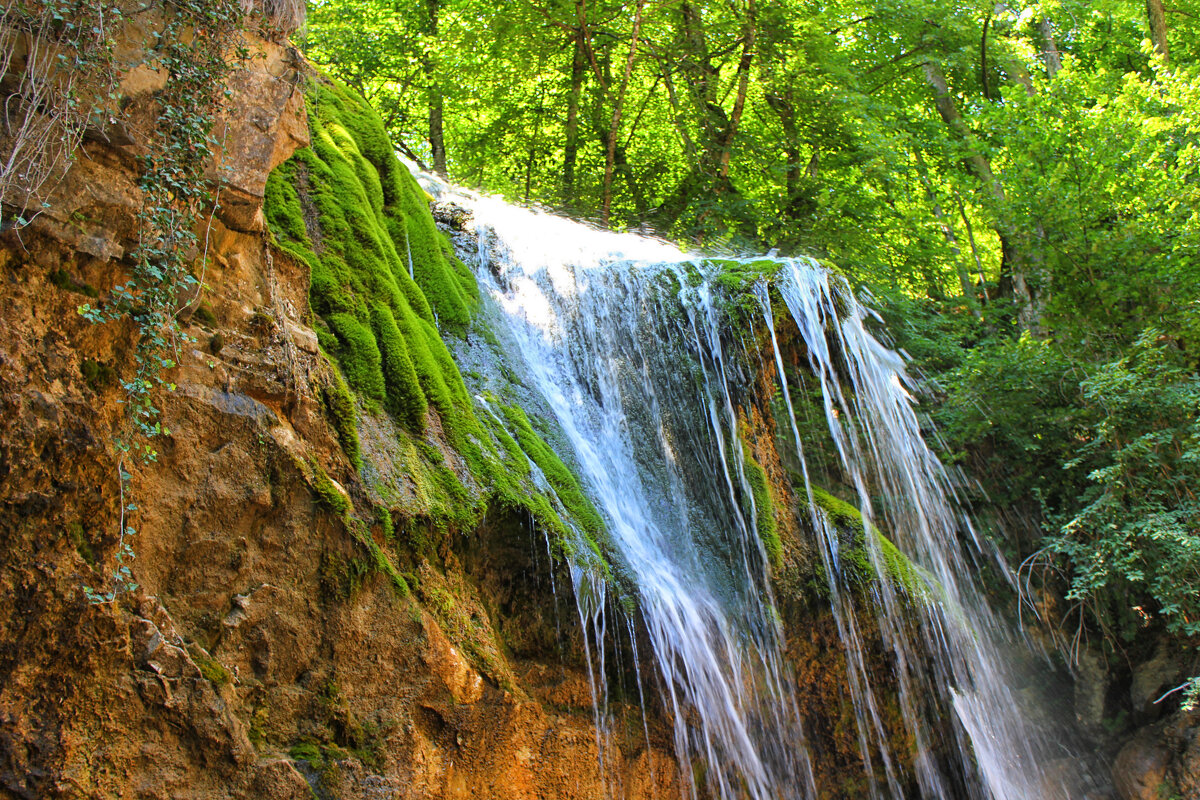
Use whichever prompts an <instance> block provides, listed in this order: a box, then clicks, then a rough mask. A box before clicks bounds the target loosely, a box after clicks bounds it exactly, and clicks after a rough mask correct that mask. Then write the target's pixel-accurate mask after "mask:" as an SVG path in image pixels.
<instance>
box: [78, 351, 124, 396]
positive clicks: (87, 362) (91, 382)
mask: <svg viewBox="0 0 1200 800" xmlns="http://www.w3.org/2000/svg"><path fill="white" fill-rule="evenodd" d="M79 374H80V375H81V376H82V377H83V382H84V383H86V384H87V385H88V388H90V389H91V390H92V391H93V392H98V391H100V390H101V389H107V388H109V387H112V386H116V385H117V371H116V370H114V369H113V368H112V367H110V366H109V365H108V364H105V363H104V362H103V361H93V360H92V359H90V358H85V359H84V360H83V361H82V362H80V364H79Z"/></svg>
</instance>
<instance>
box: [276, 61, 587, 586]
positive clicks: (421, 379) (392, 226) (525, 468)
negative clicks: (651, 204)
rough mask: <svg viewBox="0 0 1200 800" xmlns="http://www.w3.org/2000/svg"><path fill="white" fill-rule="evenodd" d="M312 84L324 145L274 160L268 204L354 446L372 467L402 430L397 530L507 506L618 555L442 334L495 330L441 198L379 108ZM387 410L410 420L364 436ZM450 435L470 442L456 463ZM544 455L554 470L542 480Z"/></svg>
mask: <svg viewBox="0 0 1200 800" xmlns="http://www.w3.org/2000/svg"><path fill="white" fill-rule="evenodd" d="M306 96H307V100H308V105H309V126H310V133H311V140H312V146H311V147H309V148H306V149H302V150H299V151H297V152H296V154H295V155H294V156H293V157H292V158H291V159H289V160H288V161H286V162H285V163H284V164H282V165H281V166H279V167H278V168H277V169H275V170H274V171H273V172H272V173H271V176H270V178H269V180H268V182H267V186H266V202H265V206H264V213H265V216H266V219H267V222H268V225H269V228H270V230H271V232H272V233H273V234H274V236H275V240H276V244H277V246H278V247H279V248H280V249H282V250H283V251H285V252H286V253H288V254H289V255H290V256H291V257H293V258H295V259H296V260H297V261H299V262H301V263H303V264H305V265H306V266H307V267H308V270H309V275H310V283H309V299H310V304H311V307H312V310H313V312H314V314H315V317H316V319H315V320H314V321H313V327H314V329H315V331H316V334H317V339H318V342H319V344H320V346H321V348H322V349H323V350H324V351H325V353H326V354H327V355H328V356H329V357H330V358H331V359H332V360H333V361H334V362H335V363H336V367H337V368H336V369H334V370H332V373H331V376H330V378H329V379H328V380H327V381H326V383H325V385H324V387H323V388H322V399H323V401H324V406H325V411H326V414H327V416H328V418H329V421H330V424H331V427H332V428H333V430H334V433H335V434H336V436H337V439H338V442H339V443H340V444H341V447H342V450H343V451H344V452H345V454H346V456H347V458H348V459H349V460H350V461H351V463H352V464H353V465H354V466H355V468H356V469H357V470H364V468H365V464H364V461H366V459H364V451H366V452H367V454H368V455H369V454H370V452H371V448H372V447H375V448H376V449H377V450H378V449H379V448H380V442H381V439H380V436H382V437H384V438H385V439H386V440H387V443H386V449H387V452H386V454H384V453H379V454H378V455H379V456H380V457H382V458H384V459H385V460H387V461H388V462H389V463H388V464H387V465H384V466H380V465H376V466H375V467H374V468H369V469H365V472H364V473H363V477H364V479H365V480H366V483H367V489H368V495H369V496H370V497H371V498H372V500H373V502H375V503H377V504H378V506H379V508H380V509H383V510H385V511H388V510H389V509H390V511H395V512H399V516H397V517H396V519H397V520H399V521H398V522H397V523H396V524H395V526H393V525H392V524H390V523H391V522H392V517H391V515H390V513H389V516H388V520H389V525H388V526H387V528H388V531H389V533H388V535H387V536H386V537H385V538H386V539H388V540H390V539H391V538H393V537H394V538H397V539H398V540H403V542H404V543H406V544H408V545H409V546H410V547H411V548H412V550H413V552H416V553H425V554H429V553H432V552H434V551H435V550H436V545H437V542H436V541H434V536H433V534H435V533H437V532H439V531H440V532H441V533H443V534H444V533H446V532H450V531H456V530H457V531H462V530H469V529H470V528H471V527H472V526H474V525H476V524H478V522H479V520H480V519H481V517H482V516H483V514H484V513H485V512H486V508H487V506H488V505H489V504H495V505H500V506H503V507H506V508H510V509H521V510H522V511H524V512H525V513H526V514H528V515H529V517H530V518H531V519H532V520H533V521H534V524H535V525H538V526H541V527H542V528H543V529H545V530H547V531H549V532H550V533H551V535H552V540H553V541H554V542H555V544H556V547H557V548H558V550H559V554H560V555H564V556H567V555H572V554H574V553H573V549H575V548H576V545H575V544H573V543H574V542H578V538H577V537H574V536H572V535H571V533H572V530H574V531H579V532H582V534H583V538H584V541H585V542H586V549H587V550H589V551H590V554H588V556H587V557H588V558H589V559H590V557H591V554H594V555H596V556H597V557H598V558H597V562H598V563H600V564H604V563H605V559H604V557H603V556H602V555H601V545H600V542H601V540H602V536H603V532H604V522H603V520H602V518H601V517H600V515H599V514H598V513H597V511H596V509H595V507H594V506H593V505H592V504H591V502H590V501H589V500H588V499H587V497H586V495H585V494H584V492H583V489H582V487H581V486H580V484H579V481H578V480H577V479H576V478H575V476H574V475H572V474H571V471H570V469H569V468H568V467H567V466H566V465H565V464H564V463H563V461H562V459H561V458H559V456H558V455H557V454H556V453H555V452H554V451H553V449H552V448H551V447H550V446H549V445H547V444H546V442H545V440H544V439H543V438H542V437H541V436H540V435H539V434H538V433H537V432H536V431H535V430H534V429H533V427H532V426H531V424H530V421H529V419H528V417H527V416H526V415H525V413H524V412H523V411H521V409H519V408H517V407H515V406H503V411H502V413H501V414H497V415H492V414H484V415H482V416H481V415H480V413H478V409H477V407H476V404H475V402H474V400H473V398H472V396H471V395H470V393H469V392H468V391H467V388H466V385H465V384H464V383H463V379H462V376H461V374H460V372H459V369H458V366H457V364H456V363H455V361H454V358H453V356H452V355H451V353H450V350H449V349H448V347H447V346H446V343H445V341H444V340H443V338H442V337H443V334H447V335H456V336H457V335H463V334H465V333H467V332H468V328H469V327H471V326H474V327H476V328H477V327H479V325H478V324H476V323H475V313H476V311H477V309H478V306H479V290H478V287H477V285H476V283H475V279H474V276H473V275H472V274H471V273H470V271H469V270H468V269H467V268H466V267H465V266H464V265H463V264H462V263H461V262H460V261H458V259H457V258H455V257H454V255H453V250H452V248H451V246H450V243H449V242H448V241H447V240H446V239H445V237H444V236H443V235H442V234H441V233H440V232H439V231H438V230H437V227H436V225H435V223H434V220H433V217H432V215H431V214H430V211H429V198H428V195H426V194H425V193H424V192H423V191H422V190H421V188H420V187H419V186H418V184H417V183H416V181H415V179H414V178H413V177H412V175H410V174H409V172H408V170H407V169H405V167H404V166H403V165H402V164H401V163H400V161H399V160H398V159H397V158H396V156H395V153H394V151H393V148H392V145H391V143H390V142H389V141H388V138H387V134H386V133H385V131H384V128H383V124H382V121H381V120H380V119H379V117H378V114H377V113H376V112H375V111H374V110H373V109H372V108H371V107H370V106H369V104H368V103H367V102H366V101H365V100H363V99H362V98H361V97H358V96H357V95H355V94H354V93H353V92H352V91H350V90H349V89H347V88H346V87H345V86H342V85H341V84H338V83H337V82H335V81H331V80H329V79H326V78H323V77H317V78H315V79H314V80H313V81H312V83H311V84H310V86H309V87H308V91H307V93H306ZM479 332H481V333H482V334H483V336H484V338H485V339H487V338H488V332H487V331H486V330H484V331H479ZM492 338H494V337H492ZM343 376H344V379H343ZM355 396H357V399H356V397H355ZM383 412H386V413H387V415H388V416H390V417H391V418H392V419H393V420H394V421H395V423H396V427H397V428H398V429H399V430H394V429H392V428H390V427H389V426H384V428H387V430H384V429H383V428H380V426H379V425H375V424H374V423H372V424H373V428H372V429H373V430H376V431H377V432H378V431H382V432H381V433H378V435H374V436H372V437H368V438H362V437H360V432H359V425H360V424H366V421H367V420H368V419H370V420H378V417H377V416H376V415H379V414H382V413H383ZM431 414H434V415H436V424H433V423H432V422H431V420H433V419H434V417H431ZM360 415H362V416H360ZM431 442H437V443H439V446H436V447H435V446H433V444H431ZM439 447H444V448H447V450H448V451H453V452H454V453H455V454H456V457H455V458H454V459H451V460H452V461H453V462H454V463H449V462H448V461H447V459H446V458H444V456H443V452H442V450H441V449H439ZM531 464H534V465H536V466H537V468H538V470H540V471H541V473H542V474H543V475H544V476H545V478H546V482H545V483H543V484H542V485H541V486H538V485H537V482H536V481H535V480H534V479H533V476H532V475H531V467H530V465H531ZM315 472H316V477H315V479H314V486H313V488H314V493H315V495H316V496H317V498H318V500H319V502H320V503H321V504H322V505H325V506H326V507H328V508H329V509H330V510H332V511H334V512H335V513H337V514H338V515H340V516H342V517H343V518H345V519H347V520H349V521H351V522H353V511H354V509H353V508H352V506H351V505H350V504H349V499H348V498H347V497H345V496H344V495H343V494H342V493H340V492H338V491H337V490H336V487H334V486H333V484H332V482H331V481H330V480H329V478H328V476H327V475H325V473H324V472H323V471H320V470H319V469H317V470H315ZM368 473H369V474H368ZM546 483H548V484H549V486H548V487H547V486H546ZM396 528H398V529H399V535H398V536H397V535H396V530H395V529H396ZM363 543H364V544H365V545H367V546H368V548H369V549H370V550H371V553H372V556H373V558H374V560H375V562H377V563H376V566H377V567H378V569H379V570H380V571H381V572H384V573H387V574H388V575H389V576H391V577H392V579H393V580H394V581H395V582H396V584H397V588H401V587H402V586H403V585H404V581H403V579H401V578H400V577H399V573H398V572H397V571H396V570H395V568H394V567H393V566H392V565H391V563H390V562H389V561H387V558H386V554H384V553H383V552H382V551H381V550H380V548H379V547H378V546H377V545H375V543H374V542H373V540H372V539H371V537H370V536H366V537H363Z"/></svg>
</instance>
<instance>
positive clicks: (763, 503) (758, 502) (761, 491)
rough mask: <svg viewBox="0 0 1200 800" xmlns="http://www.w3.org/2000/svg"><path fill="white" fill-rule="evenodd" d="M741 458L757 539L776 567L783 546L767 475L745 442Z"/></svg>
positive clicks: (768, 558) (781, 554)
mask: <svg viewBox="0 0 1200 800" xmlns="http://www.w3.org/2000/svg"><path fill="white" fill-rule="evenodd" d="M742 458H743V460H744V464H745V473H746V482H747V483H749V484H750V492H751V495H752V496H753V498H754V511H755V516H754V520H755V527H756V529H757V533H758V538H759V539H761V540H762V543H763V548H764V549H765V550H766V551H767V560H768V561H770V563H771V565H772V566H775V567H778V566H779V563H780V559H781V558H782V557H783V546H782V544H781V543H780V541H779V529H778V527H777V524H776V521H775V503H774V502H773V501H772V500H771V491H770V489H769V488H768V486H767V473H766V472H765V471H764V470H763V468H762V465H761V464H759V463H758V462H757V461H755V460H754V456H753V455H751V454H750V448H749V447H747V446H746V443H745V442H743V443H742Z"/></svg>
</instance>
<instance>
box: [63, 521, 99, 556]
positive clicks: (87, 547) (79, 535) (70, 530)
mask: <svg viewBox="0 0 1200 800" xmlns="http://www.w3.org/2000/svg"><path fill="white" fill-rule="evenodd" d="M67 538H69V539H70V540H71V544H73V545H74V546H75V552H76V553H79V557H80V558H82V559H83V560H84V561H86V562H87V563H88V564H90V565H91V566H93V567H94V566H96V551H95V550H93V549H92V543H91V542H89V541H88V538H87V534H86V533H85V532H84V530H83V523H82V522H71V523H68V524H67Z"/></svg>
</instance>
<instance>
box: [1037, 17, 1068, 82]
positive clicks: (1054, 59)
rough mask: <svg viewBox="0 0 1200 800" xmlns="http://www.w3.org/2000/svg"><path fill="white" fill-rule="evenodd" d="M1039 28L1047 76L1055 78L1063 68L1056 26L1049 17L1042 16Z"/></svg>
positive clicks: (1051, 78)
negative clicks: (1056, 39)
mask: <svg viewBox="0 0 1200 800" xmlns="http://www.w3.org/2000/svg"><path fill="white" fill-rule="evenodd" d="M1038 30H1039V31H1041V34H1042V60H1043V61H1045V62H1046V77H1048V78H1049V79H1050V80H1054V76H1055V75H1057V74H1058V71H1059V70H1060V69H1062V54H1061V53H1059V52H1058V43H1057V42H1055V41H1054V26H1053V25H1051V24H1050V20H1049V19H1047V18H1045V17H1042V21H1041V22H1040V23H1038Z"/></svg>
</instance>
